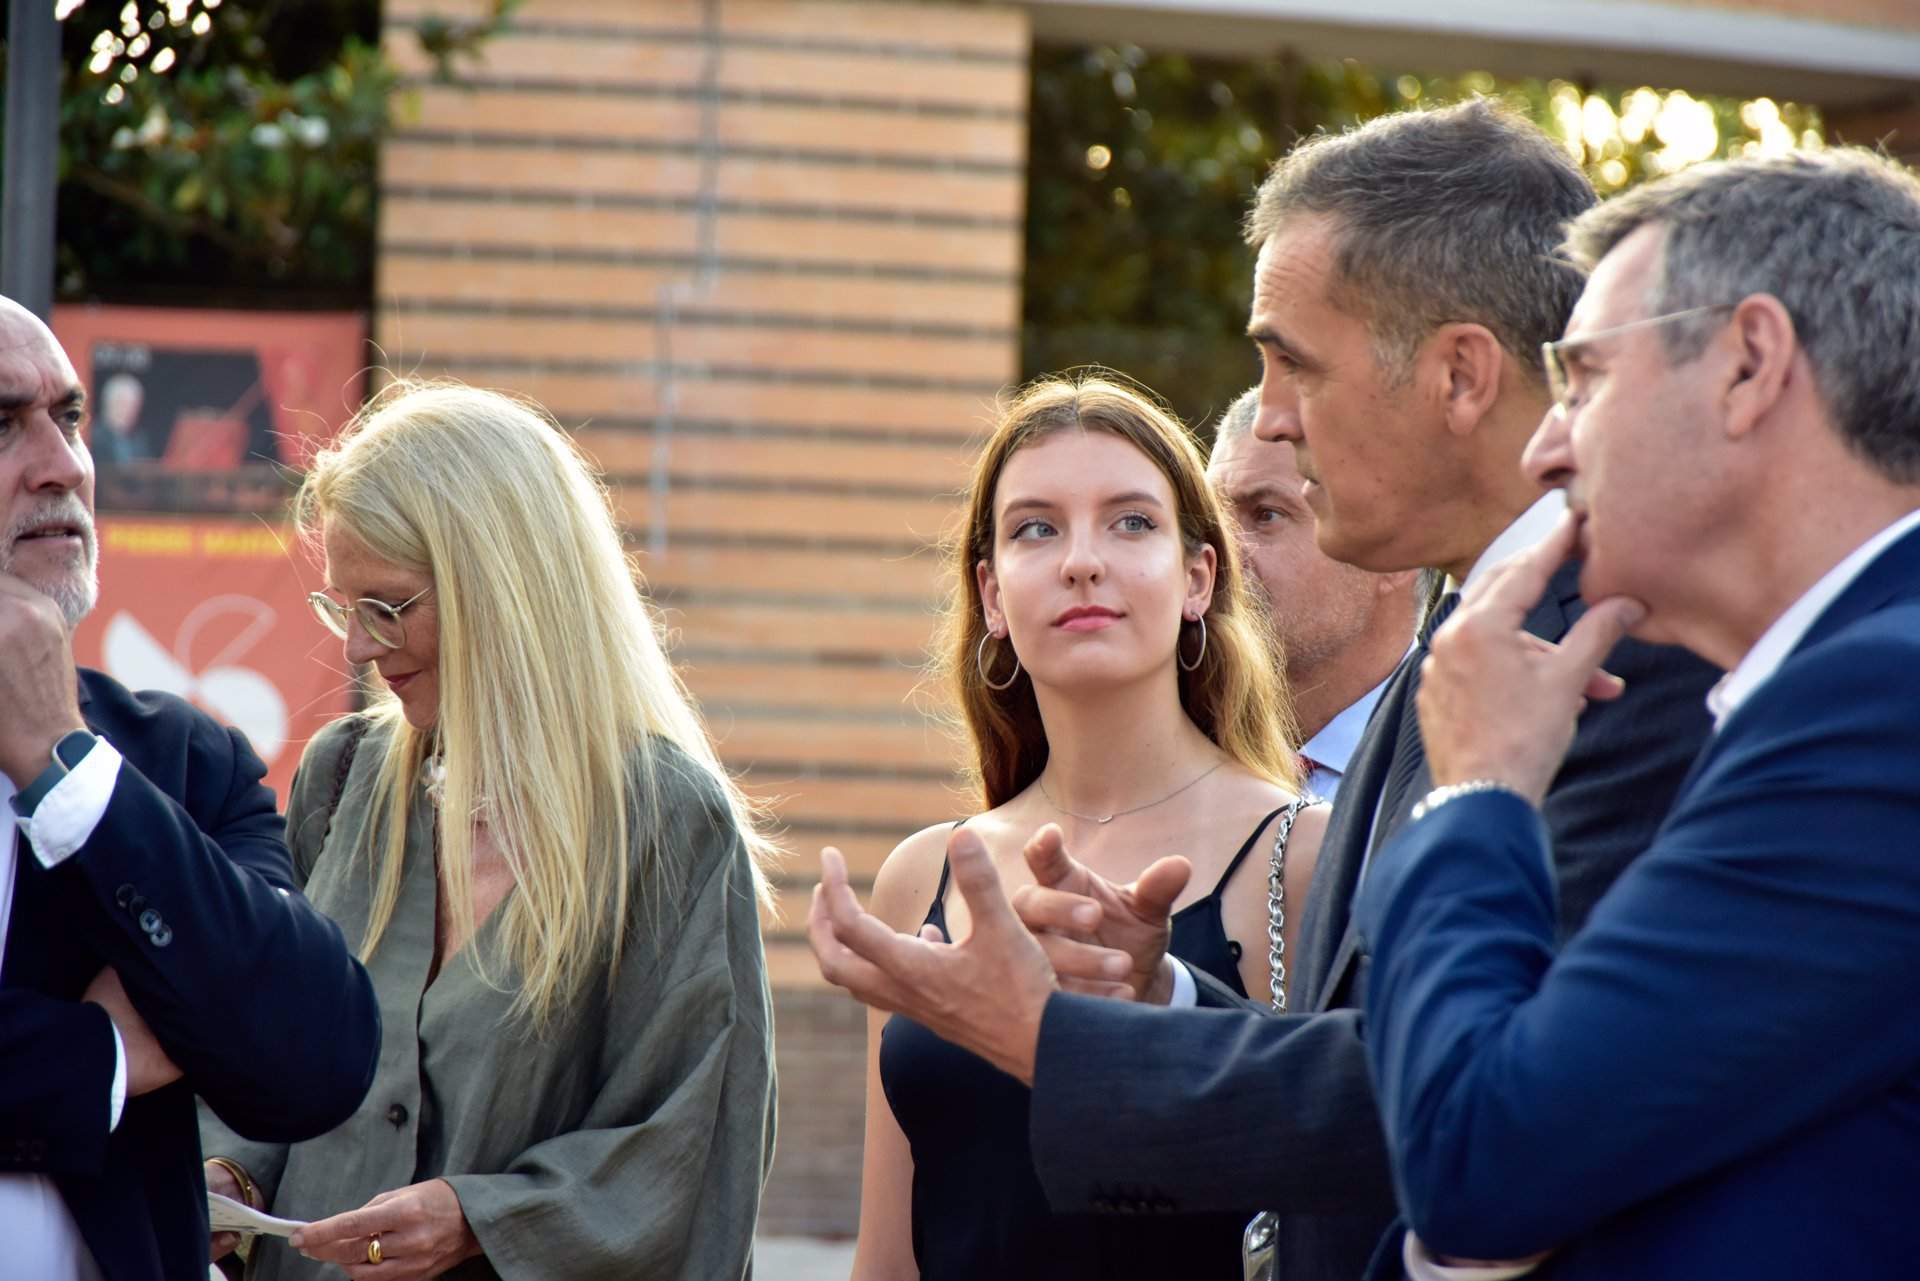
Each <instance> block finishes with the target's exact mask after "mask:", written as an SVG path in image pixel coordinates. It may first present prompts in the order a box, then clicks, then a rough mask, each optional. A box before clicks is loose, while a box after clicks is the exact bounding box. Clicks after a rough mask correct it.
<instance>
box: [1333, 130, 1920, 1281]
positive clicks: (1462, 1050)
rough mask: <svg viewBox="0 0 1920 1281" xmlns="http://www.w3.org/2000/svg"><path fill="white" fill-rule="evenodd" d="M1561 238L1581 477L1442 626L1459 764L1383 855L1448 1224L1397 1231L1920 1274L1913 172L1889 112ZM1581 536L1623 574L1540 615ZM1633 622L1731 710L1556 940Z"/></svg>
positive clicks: (1567, 429)
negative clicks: (1575, 761)
mask: <svg viewBox="0 0 1920 1281" xmlns="http://www.w3.org/2000/svg"><path fill="white" fill-rule="evenodd" d="M1568 248H1569V251H1570V253H1571V256H1572V257H1573V258H1574V259H1575V260H1576V261H1578V262H1580V263H1582V264H1583V265H1587V266H1590V267H1592V268H1593V275H1592V279H1591V282H1590V283H1589V285H1588V286H1587V289H1586V292H1585V294H1584V295H1583V296H1582V298H1581V300H1580V304H1579V306H1578V308H1577V309H1576V310H1575V312H1574V316H1573V320H1572V322H1571V323H1570V324H1569V326H1568V328H1567V337H1566V338H1565V339H1564V340H1563V341H1561V342H1559V343H1556V344H1554V345H1553V347H1552V348H1551V349H1550V360H1549V367H1550V368H1551V369H1552V370H1553V371H1554V373H1555V376H1556V382H1557V387H1556V391H1557V408H1556V411H1555V412H1554V414H1553V415H1552V416H1551V417H1549V418H1548V419H1547V421H1546V422H1544V423H1543V424H1542V425H1541V428H1540V431H1539V433H1538V435H1537V436H1536V437H1535V439H1534V441H1533V443H1532V445H1531V446H1530V447H1529V450H1528V454H1527V463H1528V466H1529V469H1530V470H1531V471H1532V473H1533V474H1534V475H1536V476H1538V477H1540V478H1542V479H1543V480H1546V481H1548V482H1550V483H1554V484H1559V485H1563V486H1565V487H1566V488H1567V490H1568V494H1569V505H1570V508H1571V512H1570V515H1569V517H1568V518H1567V520H1566V521H1565V522H1564V523H1563V525H1562V527H1561V528H1560V529H1559V530H1558V531H1557V532H1556V535H1555V536H1554V537H1553V538H1552V539H1550V540H1549V541H1548V542H1547V543H1545V544H1543V545H1541V546H1539V547H1537V548H1535V549H1534V550H1533V551H1532V552H1530V553H1528V554H1527V555H1525V556H1524V557H1522V558H1520V559H1518V560H1517V561H1515V562H1513V563H1512V564H1510V565H1509V566H1507V567H1506V568H1505V569H1504V570H1503V571H1501V573H1500V574H1499V575H1497V576H1496V577H1494V578H1492V579H1490V580H1489V581H1487V582H1486V583H1485V584H1484V586H1483V587H1482V588H1480V589H1478V590H1476V591H1475V592H1473V593H1471V594H1470V596H1469V599H1468V601H1467V603H1466V605H1465V606H1464V607H1463V608H1462V609H1461V610H1460V612H1459V614H1458V616H1457V618H1456V620H1455V622H1454V623H1453V625H1452V626H1451V627H1450V628H1448V629H1447V631H1446V632H1445V633H1444V634H1442V635H1441V636H1440V637H1439V638H1438V639H1437V640H1436V642H1435V644H1434V653H1433V658H1432V661H1431V663H1430V664H1429V671H1428V675H1427V678H1426V681H1425V684H1424V685H1423V688H1422V690H1421V694H1420V709H1421V720H1422V724H1423V727H1424V731H1425V734H1426V740H1427V745H1428V752H1429V759H1430V760H1431V763H1432V777H1433V781H1434V782H1435V783H1437V784H1439V785H1440V786H1439V787H1438V788H1436V789H1435V790H1434V791H1432V792H1431V793H1430V794H1429V795H1428V796H1427V797H1426V798H1425V801H1424V802H1423V808H1422V816H1421V817H1420V818H1418V819H1416V820H1415V821H1414V822H1412V823H1411V824H1409V825H1408V826H1407V827H1406V828H1405V829H1403V831H1402V833H1401V834H1400V835H1399V836H1398V838H1397V839H1396V840H1395V841H1394V842H1393V843H1392V844H1391V845H1390V846H1389V847H1388V848H1387V849H1386V850H1385V851H1383V852H1382V853H1381V855H1380V858H1379V860H1378V864H1379V865H1378V867H1377V869H1376V872H1375V875H1374V876H1373V878H1372V879H1371V881H1370V882H1369V884H1368V885H1367V887H1366V888H1365V890H1364V891H1363V892H1362V894H1361V901H1360V905H1359V920H1360V924H1361V928H1362V931H1363V933H1364V934H1365V936H1366V938H1367V939H1368V940H1369V941H1370V943H1371V945H1372V949H1373V951H1374V954H1375V959H1374V966H1373V970H1372V974H1371V976H1370V978H1369V981H1368V987H1367V993H1366V1004H1367V1012H1368V1016H1369V1023H1370V1027H1369V1032H1368V1052H1369V1056H1370V1058H1371V1060H1372V1064H1373V1069H1374V1074H1375V1078H1376V1080H1377V1081H1378V1083H1379V1089H1380V1099H1381V1112H1382V1118H1383V1121H1384V1124H1385V1127H1386V1131H1387V1136H1388V1140H1389V1144H1390V1147H1391V1150H1392V1155H1393V1162H1394V1169H1395V1173H1396V1176H1397V1182H1398V1186H1399V1189H1400V1193H1401V1198H1402V1201H1403V1204H1404V1205H1405V1207H1406V1210H1407V1213H1408V1216H1409V1218H1410V1219H1411V1222H1412V1224H1413V1228H1414V1236H1413V1237H1410V1238H1408V1239H1407V1241H1406V1242H1405V1243H1403V1244H1401V1245H1400V1247H1399V1248H1398V1249H1395V1250H1393V1251H1391V1252H1389V1253H1386V1254H1384V1256H1383V1258H1382V1260H1381V1267H1380V1271H1381V1272H1382V1273H1383V1274H1391V1275H1398V1274H1399V1272H1400V1271H1401V1265H1402V1264H1404V1265H1405V1266H1406V1268H1407V1269H1408V1270H1409V1271H1411V1272H1412V1273H1413V1274H1414V1275H1415V1276H1420V1275H1424V1274H1426V1271H1427V1269H1429V1268H1430V1267H1431V1265H1432V1264H1433V1263H1434V1262H1435V1261H1436V1256H1448V1255H1464V1256H1469V1257H1479V1258H1503V1257H1514V1256H1536V1255H1542V1254H1544V1255H1545V1258H1544V1261H1543V1262H1540V1263H1539V1264H1538V1266H1537V1267H1536V1269H1535V1273H1536V1275H1538V1276H1540V1277H1542V1278H1547V1277H1551V1278H1554V1281H1574V1279H1580V1281H1584V1279H1586V1278H1615V1277H1626V1276H1631V1277H1636V1278H1648V1279H1651V1281H1662V1279H1666V1278H1674V1279H1678V1278H1696V1277H1703V1276H1726V1277H1740V1278H1743V1281H1767V1279H1769V1278H1802V1277H1811V1276H1832V1277H1893V1276H1911V1275H1913V1272H1914V1249H1913V1242H1912V1221H1913V1216H1912V1209H1913V1189H1914V1188H1915V1187H1920V1021H1916V1020H1915V1019H1914V1017H1913V1011H1914V1002H1915V998H1916V996H1920V980H1917V979H1916V977H1915V976H1916V975H1920V858H1917V857H1916V854H1920V681H1916V679H1915V673H1916V671H1920V276H1916V273H1915V270H1914V267H1915V264H1916V263H1920V180H1916V178H1915V176H1914V175H1913V174H1911V173H1908V172H1906V171H1905V170H1903V169H1902V168H1900V166H1898V165H1897V164H1896V163H1894V162H1892V161H1890V160H1887V159H1886V158H1884V157H1881V156H1878V155H1875V154H1873V153H1869V152H1864V151H1854V150H1848V151H1837V152H1830V153H1823V154H1813V155H1798V156H1787V157H1780V158H1775V159H1770V160H1752V161H1739V162H1729V163H1725V164H1717V165H1708V166H1701V167H1699V168H1697V169H1693V170H1689V171H1687V172H1685V173H1683V174H1680V175H1676V176H1674V177H1671V178H1668V179H1665V180H1663V181H1661V182H1658V183H1655V184H1652V185H1650V186H1648V187H1644V188H1641V189H1639V190H1636V191H1634V192H1632V193H1629V194H1628V195H1626V196H1624V197H1621V198H1620V199H1618V200H1617V201H1614V202H1612V203H1610V204H1608V205H1605V206H1602V207H1601V208H1599V209H1597V210H1595V211H1593V212H1592V213H1590V214H1588V215H1586V216H1584V217H1583V218H1581V219H1580V220H1579V221H1577V222H1576V223H1575V224H1574V226H1573V229H1572V233H1571V236H1570V239H1569V244H1568ZM1595 264H1597V265H1595ZM1576 554H1578V555H1582V556H1584V567H1583V569H1582V572H1581V579H1580V585H1581V590H1582V594H1583V595H1584V597H1585V598H1586V599H1587V600H1588V601H1590V602H1593V605H1592V608H1591V610H1590V611H1589V612H1588V613H1587V615H1586V617H1585V618H1583V619H1582V620H1581V621H1580V622H1579V623H1578V624H1577V625H1576V626H1575V628H1574V630H1573V632H1572V634H1571V635H1569V637H1568V638H1567V641H1566V643H1565V644H1564V645H1563V646H1562V648H1561V650H1560V651H1559V652H1558V653H1553V654H1543V653H1541V652H1539V651H1537V650H1535V649H1534V648H1533V647H1532V646H1530V645H1528V644H1526V643H1524V638H1523V637H1521V636H1520V635H1519V634H1518V631H1517V628H1516V624H1517V622H1518V620H1519V619H1520V617H1521V615H1522V614H1523V613H1524V611H1525V602H1526V601H1527V600H1528V599H1529V597H1530V596H1531V595H1532V593H1533V592H1534V591H1535V589H1536V588H1537V586H1538V584H1539V583H1541V582H1543V581H1545V580H1546V579H1547V577H1548V576H1549V575H1551V574H1553V573H1555V571H1556V568H1557V566H1558V565H1559V563H1560V562H1561V561H1562V560H1564V559H1565V558H1567V557H1569V556H1573V555H1576ZM1629 630H1630V631H1631V632H1632V633H1633V634H1634V635H1637V636H1642V637H1645V638H1647V639H1651V640H1660V641H1669V642H1677V643H1679V644H1682V645H1685V646H1686V647H1687V648H1689V649H1691V650H1693V651H1695V652H1697V653H1699V654H1700V655H1702V656H1703V657H1705V658H1707V659H1709V660H1711V661H1713V662H1715V663H1719V664H1722V665H1724V666H1726V667H1727V668H1728V669H1729V671H1728V675H1727V677H1726V679H1725V680H1724V681H1722V682H1721V683H1720V684H1719V685H1718V686H1716V687H1715V689H1714V691H1713V694H1712V696H1711V698H1710V700H1709V705H1710V706H1711V708H1712V710H1713V714H1714V717H1715V719H1716V721H1717V723H1718V729H1717V731H1716V733H1715V734H1714V736H1713V738H1712V740H1711V741H1710V743H1709V744H1708V746H1707V747H1706V749H1705V751H1704V752H1703V753H1702V754H1701V756H1700V759H1699V761H1698V762H1697V763H1696V764H1695V766H1694V769H1693V772H1692V774H1691V775H1690V776H1689V778H1688V780H1687V782H1686V784H1685V786H1684V787H1683V788H1682V790H1681V793H1680V796H1679V799H1678V800H1677V802H1676V803H1675V805H1674V808H1673V810H1672V813H1671V814H1670V815H1669V816H1668V818H1667V820H1666V822H1665V824H1664V825H1663V826H1662V827H1661V829H1660V831H1659V833H1658V835H1657V836H1656V837H1655V838H1654V840H1653V841H1652V843H1651V848H1650V849H1648V850H1647V851H1646V852H1645V853H1644V854H1643V855H1642V856H1641V857H1640V858H1639V859H1638V860H1636V862H1635V863H1634V865H1633V867H1632V868H1631V869H1629V870H1628V872H1627V873H1626V874H1625V876H1623V877H1622V878H1621V880H1620V882H1619V884H1618V885H1616V886H1615V887H1614V889H1613V891H1612V892H1611V893H1610V894H1608V896H1607V897H1606V898H1605V899H1604V900H1603V901H1602V902H1601V903H1600V905H1599V907H1598V908H1597V909H1596V910H1595V911H1594V913H1593V915H1592V917H1591V918H1590V920H1589V922H1588V925H1587V927H1586V929H1585V930H1584V931H1583V932H1582V933H1581V934H1580V935H1578V936H1577V937H1576V938H1574V939H1573V940H1572V941H1571V942H1569V943H1566V944H1564V945H1561V944H1560V943H1559V941H1558V940H1557V939H1556V937H1555V929H1554V924H1555V912H1554V898H1553V885H1552V881H1551V879H1550V878H1549V877H1548V876H1546V875H1545V874H1544V873H1545V868H1546V866H1547V859H1548V856H1549V850H1550V847H1551V845H1553V844H1555V843H1557V841H1558V839H1559V838H1558V833H1556V832H1553V831H1551V822H1550V821H1549V823H1548V824H1546V825H1545V826H1543V825H1542V824H1541V822H1540V818H1539V812H1538V810H1537V806H1538V803H1539V800H1540V798H1541V797H1542V796H1543V795H1544V794H1547V788H1548V785H1549V780H1550V779H1551V778H1552V777H1553V773H1554V770H1555V767H1556V765H1557V763H1558V761H1559V760H1560V755H1561V751H1562V749H1563V747H1564V745H1565V744H1566V743H1567V741H1568V739H1569V738H1570V737H1571V736H1572V735H1573V733H1574V724H1575V718H1576V716H1578V715H1579V713H1580V706H1581V703H1582V695H1583V693H1584V694H1588V695H1591V694H1592V693H1593V692H1594V688H1595V687H1594V684H1593V682H1594V679H1595V678H1594V675H1593V673H1594V670H1595V664H1596V663H1597V662H1598V661H1599V660H1600V657H1601V656H1602V655H1603V654H1605V653H1606V651H1607V650H1608V649H1609V648H1610V647H1611V646H1612V645H1613V643H1614V641H1615V639H1616V638H1617V637H1619V636H1620V635H1621V634H1622V633H1623V632H1626V631H1629ZM1554 853H1555V855H1556V856H1557V851H1554Z"/></svg>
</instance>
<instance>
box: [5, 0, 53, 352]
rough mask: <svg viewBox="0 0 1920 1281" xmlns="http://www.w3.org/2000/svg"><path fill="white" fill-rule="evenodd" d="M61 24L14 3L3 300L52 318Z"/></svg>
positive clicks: (24, 1)
mask: <svg viewBox="0 0 1920 1281" xmlns="http://www.w3.org/2000/svg"><path fill="white" fill-rule="evenodd" d="M59 145H60V24H59V23H58V22H56V21H54V17H53V0H8V5H7V163H6V175H5V187H4V190H3V191H0V293H3V294H5V295H6V296H7V297H9V298H11V299H13V300H14V301H15V302H17V303H19V304H20V305H21V306H23V307H25V308H27V309H28V310H29V311H31V312H33V314H34V315H36V316H38V317H40V318H41V319H42V320H48V321H50V320H51V319H52V317H53V209H54V187H55V183H56V180H57V177H58V173H59V162H58V152H59Z"/></svg>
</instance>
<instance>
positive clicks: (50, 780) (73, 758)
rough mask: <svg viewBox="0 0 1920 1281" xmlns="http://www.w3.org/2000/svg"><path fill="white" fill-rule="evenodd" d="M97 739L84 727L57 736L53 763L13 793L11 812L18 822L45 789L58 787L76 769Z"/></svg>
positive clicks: (43, 797) (35, 805)
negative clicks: (58, 737)
mask: <svg viewBox="0 0 1920 1281" xmlns="http://www.w3.org/2000/svg"><path fill="white" fill-rule="evenodd" d="M99 741H100V740H99V739H98V738H95V737H94V735H93V733H92V731H90V730H84V729H76V730H69V731H68V732H67V733H65V734H62V735H61V736H60V739H59V741H58V742H56V743H55V744H54V745H53V751H52V752H51V753H50V755H51V756H52V757H53V764H51V765H49V766H47V767H46V768H45V769H43V770H41V771H40V773H39V775H38V776H37V777H35V778H34V780H33V781H32V782H31V783H28V784H27V785H26V786H25V787H23V788H21V789H20V790H19V791H18V792H16V793H14V796H13V812H14V813H15V814H17V815H19V816H20V821H21V822H23V823H24V822H25V821H26V820H28V819H30V818H32V817H33V811H34V810H36V809H38V808H39V806H40V802H41V801H44V800H46V799H47V793H48V792H51V791H52V790H53V789H54V788H56V787H58V786H59V785H60V780H61V779H63V778H65V777H66V776H67V775H68V774H71V773H72V772H73V771H74V770H75V769H77V768H78V767H79V765H80V762H81V761H83V760H85V759H86V758H87V753H88V752H91V751H92V750H93V745H94V744H95V743H97V742H99Z"/></svg>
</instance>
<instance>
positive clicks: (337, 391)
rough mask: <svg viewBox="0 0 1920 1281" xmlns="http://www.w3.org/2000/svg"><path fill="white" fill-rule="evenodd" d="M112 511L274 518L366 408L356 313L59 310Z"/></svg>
mask: <svg viewBox="0 0 1920 1281" xmlns="http://www.w3.org/2000/svg"><path fill="white" fill-rule="evenodd" d="M53 331H54V334H55V336H56V337H58V338H59V339H60V345H61V346H62V347H64V348H66V351H67V355H68V356H69V357H70V358H71V359H72V361H73V367H74V371H75V372H76V373H78V374H79V375H80V382H81V385H82V386H84V387H86V389H87V398H88V404H89V409H90V410H91V413H90V418H91V423H90V425H89V427H88V431H87V444H88V447H89V448H90V449H91V450H92V452H93V461H94V467H95V470H96V471H97V473H98V482H97V503H98V506H99V507H100V508H101V509H102V510H105V511H179V512H205V511H258V512H271V511H274V510H276V509H278V507H279V506H280V504H281V503H282V502H283V501H284V500H285V497H286V483H285V480H284V474H285V473H284V470H283V469H285V468H293V469H296V470H297V469H298V468H300V467H301V466H303V465H304V464H305V462H306V460H307V458H308V457H309V456H310V455H311V454H312V452H313V450H314V448H315V447H316V446H318V445H320V444H322V443H324V442H325V441H327V440H329V439H331V438H332V437H333V435H334V433H335V432H337V431H339V429H340V427H341V425H342V424H343V423H345V422H346V421H347V419H349V418H351V417H352V416H353V413H354V411H355V410H357V409H359V407H360V404H361V401H362V399H363V398H364V396H365V389H366V375H365V371H366V363H367V348H366V318H365V317H364V316H363V315H361V314H360V313H358V312H272V311H201V310H189V309H180V308H165V307H100V306H80V305H73V306H61V307H58V308H56V309H55V311H54V318H53Z"/></svg>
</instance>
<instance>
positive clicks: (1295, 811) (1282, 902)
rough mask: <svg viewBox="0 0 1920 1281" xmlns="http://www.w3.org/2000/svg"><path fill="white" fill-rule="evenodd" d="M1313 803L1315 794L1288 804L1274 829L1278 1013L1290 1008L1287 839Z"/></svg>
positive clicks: (1271, 918)
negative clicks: (1284, 931) (1303, 811)
mask: <svg viewBox="0 0 1920 1281" xmlns="http://www.w3.org/2000/svg"><path fill="white" fill-rule="evenodd" d="M1311 804H1313V798H1312V797H1311V796H1302V797H1300V798H1298V799H1297V800H1295V801H1294V802H1293V804H1291V805H1289V806H1287V808H1286V811H1285V812H1284V813H1282V814H1281V815H1280V825H1279V827H1278V828H1276V829H1275V830H1274V833H1273V859H1272V862H1271V864H1270V865H1269V867H1268V869H1267V972H1268V976H1269V977H1268V982H1269V983H1270V984H1271V985H1272V988H1273V1012H1274V1013H1275V1014H1285V1013H1286V1012H1287V943H1286V939H1285V938H1284V937H1283V936H1282V933H1281V932H1282V931H1283V930H1284V929H1285V928H1286V924H1287V884H1286V875H1287V840H1288V838H1289V837H1291V836H1292V835H1293V820H1294V819H1296V818H1299V817H1300V811H1301V810H1303V809H1305V808H1306V807H1307V806H1309V805H1311Z"/></svg>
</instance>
